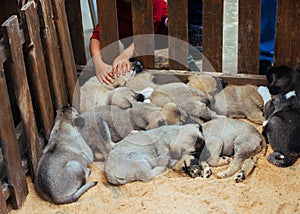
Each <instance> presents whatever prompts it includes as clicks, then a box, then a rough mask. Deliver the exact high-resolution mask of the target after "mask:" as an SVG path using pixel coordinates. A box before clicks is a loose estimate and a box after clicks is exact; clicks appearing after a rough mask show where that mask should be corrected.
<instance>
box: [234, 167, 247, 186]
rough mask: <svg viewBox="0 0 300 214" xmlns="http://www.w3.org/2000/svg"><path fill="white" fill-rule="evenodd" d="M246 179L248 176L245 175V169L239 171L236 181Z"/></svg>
mask: <svg viewBox="0 0 300 214" xmlns="http://www.w3.org/2000/svg"><path fill="white" fill-rule="evenodd" d="M245 179H246V176H245V172H244V170H241V171H239V172H238V173H237V174H236V175H235V177H234V181H235V182H236V183H239V182H243V180H245Z"/></svg>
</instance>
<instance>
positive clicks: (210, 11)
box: [202, 0, 224, 72]
mask: <svg viewBox="0 0 300 214" xmlns="http://www.w3.org/2000/svg"><path fill="white" fill-rule="evenodd" d="M202 2H203V3H202V9H203V15H202V23H203V30H202V34H203V42H202V45H203V52H202V56H203V58H202V59H203V64H202V70H203V71H209V72H222V46H223V8H224V3H223V1H222V0H203V1H202Z"/></svg>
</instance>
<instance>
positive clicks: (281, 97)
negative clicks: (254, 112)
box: [264, 65, 300, 119]
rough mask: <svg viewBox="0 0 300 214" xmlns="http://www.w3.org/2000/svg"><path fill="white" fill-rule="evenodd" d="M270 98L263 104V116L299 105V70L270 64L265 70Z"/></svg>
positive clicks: (266, 116) (267, 116)
mask: <svg viewBox="0 0 300 214" xmlns="http://www.w3.org/2000/svg"><path fill="white" fill-rule="evenodd" d="M266 75H267V80H268V82H269V87H268V89H269V92H270V94H271V100H269V101H268V102H267V103H266V104H265V113H264V115H265V118H266V119H268V118H269V117H270V115H271V114H272V113H273V112H277V111H280V110H283V109H286V108H297V107H300V95H299V93H300V84H299V82H300V71H299V70H296V69H293V68H291V67H288V66H284V65H282V66H277V67H276V66H272V67H270V68H269V69H268V70H267V74H266Z"/></svg>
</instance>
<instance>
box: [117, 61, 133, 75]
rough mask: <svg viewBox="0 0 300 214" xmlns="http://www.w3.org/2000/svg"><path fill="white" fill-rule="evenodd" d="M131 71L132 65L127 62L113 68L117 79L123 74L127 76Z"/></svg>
mask: <svg viewBox="0 0 300 214" xmlns="http://www.w3.org/2000/svg"><path fill="white" fill-rule="evenodd" d="M131 69H132V66H131V63H130V62H129V61H128V60H127V61H125V62H123V63H119V64H117V65H116V66H115V67H114V68H113V73H114V74H116V75H117V77H119V76H120V74H121V73H122V75H125V74H126V73H127V72H129V71H131Z"/></svg>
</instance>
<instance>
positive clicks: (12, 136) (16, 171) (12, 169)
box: [0, 69, 28, 209]
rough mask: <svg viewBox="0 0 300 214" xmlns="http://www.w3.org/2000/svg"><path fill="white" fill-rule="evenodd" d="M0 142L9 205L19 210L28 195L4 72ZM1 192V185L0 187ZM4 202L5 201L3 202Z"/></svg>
mask: <svg viewBox="0 0 300 214" xmlns="http://www.w3.org/2000/svg"><path fill="white" fill-rule="evenodd" d="M0 100H1V102H0V118H1V123H0V140H1V149H2V153H3V154H5V155H4V156H3V161H4V162H5V166H6V172H7V180H8V182H9V183H10V185H11V189H10V193H11V203H12V206H13V208H15V209H16V208H19V207H20V206H21V205H22V204H23V202H24V201H25V198H26V196H27V194H28V189H27V184H26V177H25V173H24V171H23V168H22V165H21V156H20V152H19V148H18V144H17V139H16V132H15V127H14V123H13V118H12V112H11V108H10V102H9V97H8V91H7V85H6V80H5V75H4V70H3V69H1V70H0ZM1 191H2V185H1ZM5 201H6V200H5Z"/></svg>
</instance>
